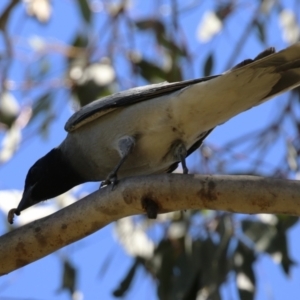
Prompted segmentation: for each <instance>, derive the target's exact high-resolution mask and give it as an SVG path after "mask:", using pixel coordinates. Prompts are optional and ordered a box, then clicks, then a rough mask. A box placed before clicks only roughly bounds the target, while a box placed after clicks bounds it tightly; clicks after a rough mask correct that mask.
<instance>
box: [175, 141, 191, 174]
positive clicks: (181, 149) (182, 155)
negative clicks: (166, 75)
mask: <svg viewBox="0 0 300 300" xmlns="http://www.w3.org/2000/svg"><path fill="white" fill-rule="evenodd" d="M173 153H174V155H175V157H176V159H177V160H179V161H180V162H181V165H182V170H183V174H188V173H189V170H188V168H187V166H186V161H185V159H186V156H187V150H186V148H185V145H184V144H183V143H182V142H181V141H178V143H176V144H175V145H174V148H173Z"/></svg>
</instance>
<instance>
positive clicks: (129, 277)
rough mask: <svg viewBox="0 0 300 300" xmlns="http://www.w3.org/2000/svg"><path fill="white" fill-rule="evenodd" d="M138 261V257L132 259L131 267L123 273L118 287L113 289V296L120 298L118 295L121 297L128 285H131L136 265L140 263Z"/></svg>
mask: <svg viewBox="0 0 300 300" xmlns="http://www.w3.org/2000/svg"><path fill="white" fill-rule="evenodd" d="M140 263H141V262H140V260H139V258H136V259H135V260H134V262H133V264H132V266H131V268H130V269H129V271H128V272H127V274H126V275H125V277H124V279H123V280H122V281H121V283H120V284H119V287H118V288H117V289H115V290H114V291H113V295H114V296H115V297H118V298H120V297H123V296H124V295H125V293H126V292H127V290H128V289H129V288H130V285H131V283H132V280H133V278H134V276H135V273H136V270H137V267H138V266H139V265H140Z"/></svg>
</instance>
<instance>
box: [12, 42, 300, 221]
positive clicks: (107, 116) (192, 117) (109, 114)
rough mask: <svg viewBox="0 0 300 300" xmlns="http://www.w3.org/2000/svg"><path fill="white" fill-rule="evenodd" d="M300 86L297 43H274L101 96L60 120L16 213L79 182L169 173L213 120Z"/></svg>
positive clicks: (220, 120)
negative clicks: (195, 73) (191, 75)
mask: <svg viewBox="0 0 300 300" xmlns="http://www.w3.org/2000/svg"><path fill="white" fill-rule="evenodd" d="M299 85H300V43H295V44H293V45H291V46H289V47H287V48H285V49H283V50H281V51H279V52H276V51H275V49H274V48H273V47H271V48H268V49H266V50H265V51H263V52H262V53H260V54H259V55H257V56H256V57H255V58H254V59H246V60H244V61H242V62H241V63H239V64H238V65H236V66H235V67H234V68H232V69H230V70H229V71H226V72H224V73H222V74H220V75H215V76H209V77H204V78H198V79H192V80H186V81H181V82H173V83H168V82H163V83H158V84H152V85H146V86H142V87H136V88H132V89H129V90H126V91H122V92H118V93H115V94H113V95H110V96H106V97H104V98H101V99H99V100H96V101H94V102H91V103H90V104H88V105H86V106H84V107H82V108H81V109H80V110H78V111H77V112H75V113H74V114H73V115H72V116H71V117H70V118H69V120H68V121H67V122H66V124H65V130H66V131H67V136H66V138H65V139H64V140H63V141H62V143H61V144H60V145H59V146H58V147H56V148H54V149H52V150H51V151H50V152H48V153H47V154H46V155H45V156H43V157H42V158H40V159H39V160H37V161H36V163H34V164H33V166H32V167H31V168H30V169H29V171H28V173H27V176H26V179H25V186H24V192H23V196H22V198H21V200H20V203H19V205H18V207H17V208H14V209H12V210H11V211H10V212H9V215H8V221H9V222H10V223H12V222H13V216H14V214H15V215H20V213H21V211H23V210H25V209H27V208H29V207H30V206H32V205H34V204H37V203H39V202H41V201H45V200H48V199H51V198H54V197H56V196H58V195H60V194H62V193H64V192H66V191H68V190H69V189H71V188H73V187H74V186H77V185H79V184H82V183H84V182H90V181H98V182H102V186H105V185H109V184H111V185H112V187H114V186H115V185H116V184H117V182H118V180H119V179H122V178H125V177H129V176H141V175H152V174H161V173H171V172H173V171H174V170H175V169H176V168H177V166H178V164H179V163H181V164H182V169H183V173H188V168H187V165H186V157H187V156H189V155H190V154H191V153H193V152H194V151H195V150H197V149H198V148H199V147H200V146H201V144H202V142H203V140H204V139H205V138H206V137H207V136H208V135H209V133H210V132H211V131H212V130H213V129H214V128H215V127H217V126H218V125H221V124H223V123H224V122H226V121H227V120H229V119H230V118H232V117H234V116H235V115H237V114H239V113H241V112H243V111H246V110H248V109H250V108H252V107H254V106H257V105H260V104H261V103H263V102H265V101H267V100H268V99H270V98H273V97H274V96H276V95H278V94H281V93H283V92H285V91H288V90H291V89H293V88H295V87H297V86H299Z"/></svg>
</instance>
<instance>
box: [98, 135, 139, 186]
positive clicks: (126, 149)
mask: <svg viewBox="0 0 300 300" xmlns="http://www.w3.org/2000/svg"><path fill="white" fill-rule="evenodd" d="M134 145H135V139H134V138H133V137H132V136H125V137H122V138H121V139H120V140H119V142H118V147H119V149H118V150H119V153H120V156H121V159H120V161H119V162H118V164H117V165H116V166H115V168H114V169H113V170H112V171H111V172H110V173H109V175H108V176H107V177H106V179H105V180H104V181H102V182H101V185H100V188H101V187H102V186H104V185H109V184H112V189H113V188H114V186H115V185H116V184H117V182H118V176H117V173H118V171H119V169H120V167H121V166H122V164H123V163H124V162H125V160H126V159H127V157H128V155H129V154H130V153H131V151H132V149H133V147H134Z"/></svg>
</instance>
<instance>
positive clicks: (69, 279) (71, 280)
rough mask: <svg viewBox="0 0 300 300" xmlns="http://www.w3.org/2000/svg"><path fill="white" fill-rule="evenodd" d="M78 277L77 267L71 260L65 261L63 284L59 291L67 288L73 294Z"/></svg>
mask: <svg viewBox="0 0 300 300" xmlns="http://www.w3.org/2000/svg"><path fill="white" fill-rule="evenodd" d="M76 279H77V270H76V268H75V267H74V266H73V265H72V264H71V263H70V262H69V261H64V265H63V276H62V284H61V287H60V289H59V292H60V291H63V290H65V289H66V290H68V291H69V292H70V294H71V295H73V293H74V292H75V289H76Z"/></svg>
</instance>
